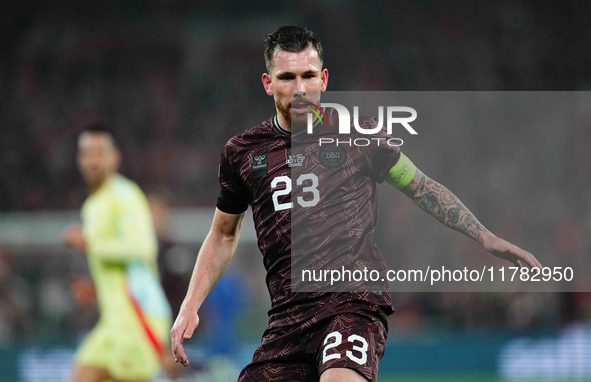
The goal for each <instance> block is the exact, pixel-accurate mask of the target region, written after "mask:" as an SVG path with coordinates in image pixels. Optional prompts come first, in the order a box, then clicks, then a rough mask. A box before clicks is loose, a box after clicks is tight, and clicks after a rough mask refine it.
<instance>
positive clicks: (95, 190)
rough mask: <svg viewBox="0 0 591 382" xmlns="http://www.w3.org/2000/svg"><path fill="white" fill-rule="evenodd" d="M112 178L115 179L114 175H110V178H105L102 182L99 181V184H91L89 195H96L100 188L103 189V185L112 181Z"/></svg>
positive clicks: (89, 185)
mask: <svg viewBox="0 0 591 382" xmlns="http://www.w3.org/2000/svg"><path fill="white" fill-rule="evenodd" d="M112 177H113V174H111V175H108V176H106V177H104V178H103V179H102V180H99V181H97V182H94V183H89V184H88V193H89V194H94V193H95V192H97V191H98V189H99V188H101V186H102V185H103V184H105V183H107V182H108V181H109V179H111V178H112Z"/></svg>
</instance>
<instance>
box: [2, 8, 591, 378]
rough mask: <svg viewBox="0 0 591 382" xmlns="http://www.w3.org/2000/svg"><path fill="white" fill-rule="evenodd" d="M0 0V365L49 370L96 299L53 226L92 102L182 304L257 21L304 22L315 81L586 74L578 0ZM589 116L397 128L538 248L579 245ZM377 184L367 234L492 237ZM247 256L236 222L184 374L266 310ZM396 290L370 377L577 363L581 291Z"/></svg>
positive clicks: (54, 374) (227, 363) (459, 248)
mask: <svg viewBox="0 0 591 382" xmlns="http://www.w3.org/2000/svg"><path fill="white" fill-rule="evenodd" d="M3 7H4V9H3V11H2V12H1V13H0V23H1V26H2V29H1V30H2V35H1V36H2V37H1V38H2V40H1V45H0V46H1V48H0V49H1V50H0V68H1V77H0V89H2V91H1V92H0V99H1V102H0V108H1V109H0V110H1V113H0V381H11V380H22V381H48V380H61V379H63V378H64V377H65V375H67V372H68V370H69V364H70V361H71V356H72V353H73V351H74V349H75V346H76V344H77V342H78V341H79V340H80V338H81V336H83V335H84V333H85V332H86V331H87V330H88V329H90V328H91V327H92V325H93V324H94V321H95V319H96V307H95V305H94V303H93V300H92V289H91V288H88V284H87V282H86V281H85V277H87V275H88V273H87V269H86V263H85V260H84V259H83V257H82V256H80V255H79V254H77V253H74V252H72V251H70V250H68V249H66V248H65V247H63V245H62V244H61V230H62V228H63V227H64V226H65V225H67V224H70V223H72V222H76V221H78V212H77V209H78V208H79V207H80V205H81V203H82V202H83V200H84V197H85V191H84V188H83V185H82V184H81V181H80V178H79V176H78V175H77V171H76V168H75V165H74V160H75V149H76V147H75V145H76V140H75V139H76V135H77V132H78V131H79V130H80V129H81V128H82V127H83V126H85V125H86V124H88V123H92V122H96V121H101V122H104V123H106V124H108V125H109V126H112V127H113V128H115V129H116V131H117V133H118V136H119V138H120V141H121V143H122V144H121V146H122V147H121V148H122V151H123V156H124V161H123V166H122V170H121V171H122V173H123V174H125V175H127V176H128V177H130V178H131V179H134V180H136V181H137V182H138V183H139V184H140V185H141V186H142V187H143V188H144V189H145V190H146V191H147V192H148V193H149V195H151V196H152V200H153V201H154V203H155V205H156V204H158V201H160V202H161V203H160V204H158V206H160V207H162V208H160V209H158V211H160V212H161V213H162V216H163V217H164V218H163V219H162V220H160V219H158V221H159V222H161V226H160V227H161V231H160V232H161V239H162V250H161V252H162V253H161V258H160V265H161V270H162V274H163V283H164V284H165V287H166V290H167V293H168V294H169V297H170V301H171V305H172V306H173V310H175V311H176V310H177V309H178V304H179V302H180V299H182V297H183V295H184V292H185V290H186V286H187V283H188V278H189V276H190V272H191V270H192V265H193V263H194V259H195V254H196V251H197V250H198V248H199V245H200V242H201V240H203V238H204V237H205V234H206V231H207V229H208V226H209V223H210V220H209V219H210V218H211V214H212V212H213V205H214V203H215V199H216V196H217V191H218V186H217V178H216V174H217V163H218V158H219V153H220V150H221V148H222V146H223V144H224V143H225V142H226V140H227V139H228V138H229V137H230V136H232V135H233V134H235V133H237V132H239V131H242V130H243V129H245V128H247V127H249V126H251V125H253V124H256V123H258V122H259V121H260V120H262V119H264V118H267V117H268V116H270V115H271V114H272V112H273V108H272V103H271V100H270V99H269V98H267V97H266V95H265V94H264V92H263V89H262V87H261V84H260V75H261V73H262V72H263V71H264V63H263V57H262V47H263V45H262V39H263V37H264V35H265V34H266V33H268V32H270V31H272V30H273V29H274V28H275V27H277V26H279V25H283V24H298V25H302V26H307V27H309V28H311V29H312V30H314V31H316V32H317V33H318V34H319V35H320V37H321V39H322V40H323V43H324V46H325V64H326V66H327V67H328V68H329V70H330V82H329V87H330V89H331V90H495V91H498V90H534V91H537V90H565V91H572V90H590V89H591V53H590V49H589V46H590V42H591V28H590V27H589V24H588V22H587V19H588V16H589V15H591V6H590V3H588V2H584V1H563V2H560V3H557V2H534V1H499V2H494V3H492V2H490V3H489V2H480V3H474V2H470V1H455V2H448V1H443V2H441V1H437V2H436V1H428V0H423V1H416V2H410V1H409V2H387V1H370V2H355V1H342V2H341V1H300V2H241V1H223V2H200V1H179V2H174V3H171V2H166V1H156V0H153V1H138V0H134V1H121V2H117V1H108V2H68V1H57V2H41V1H19V2H16V1H13V2H10V3H9V4H5V5H3ZM587 118H588V115H587ZM589 121H590V119H587V120H586V122H587V123H586V124H585V123H579V124H572V123H566V124H564V125H561V126H555V125H552V124H546V125H542V126H529V127H525V126H524V128H523V130H522V131H515V132H507V131H503V127H502V126H499V127H498V129H499V130H498V131H495V132H490V131H488V132H486V131H485V132H482V131H480V133H477V134H467V135H466V134H463V135H462V134H460V133H461V132H456V133H457V134H458V135H457V136H458V137H461V139H460V140H459V141H456V140H449V141H446V140H445V135H444V136H442V138H441V139H439V140H432V141H431V143H429V144H427V145H425V146H424V147H421V145H420V141H417V144H416V145H415V146H413V147H411V148H410V150H411V151H412V150H414V151H415V152H414V153H413V154H415V155H413V156H412V158H413V160H414V161H415V163H417V164H418V165H419V167H421V168H423V169H424V170H425V171H426V172H427V173H428V174H431V175H433V177H434V178H436V179H439V180H441V181H442V182H443V183H444V184H446V185H447V186H449V187H450V188H451V189H452V190H454V191H456V194H457V195H458V196H459V197H460V198H461V199H462V200H463V201H465V202H466V204H467V205H468V206H469V207H471V208H472V210H473V211H474V212H475V213H476V215H477V216H479V217H480V218H481V220H482V222H483V223H484V224H485V225H487V226H488V227H490V228H491V229H493V230H494V231H495V232H497V233H498V234H500V235H501V236H503V237H506V238H507V239H509V240H514V241H515V242H516V243H517V244H519V245H521V246H523V247H525V248H526V249H528V250H531V251H532V252H533V253H534V254H545V255H560V256H577V255H580V254H584V256H585V257H589V253H590V249H591V242H590V239H589V238H590V237H591V235H590V231H591V214H590V210H589V208H590V205H589V191H588V190H589V186H590V183H591V177H589V173H590V170H591V157H590V155H589V154H588V151H587V149H588V148H589V143H590V142H591V131H590V129H589V123H588V122H589ZM452 133H453V132H450V133H449V135H448V136H450V135H451V134H452ZM496 133H499V134H505V135H506V136H507V137H510V138H509V139H506V140H504V141H503V142H504V143H503V147H502V150H501V152H502V154H503V156H502V158H503V160H504V162H503V163H502V166H501V165H499V164H498V163H492V161H491V159H490V157H488V156H487V155H483V153H479V152H477V151H476V149H475V148H478V147H484V146H486V142H487V140H489V139H491V138H494V136H495V134H496ZM433 134H436V133H435V132H434V133H433ZM512 134H514V135H512ZM425 135H427V136H428V134H427V133H425ZM433 136H436V135H433ZM513 138H514V139H513ZM442 144H443V146H444V147H441V146H442ZM483 145H484V146H483ZM542 147H543V148H546V150H547V151H548V152H541V148H542ZM548 148H550V149H548ZM548 156H551V160H550V162H544V160H543V159H545V158H547V157H548ZM538 160H540V161H539V162H538ZM532 162H533V163H532ZM536 163H539V165H540V166H542V165H545V164H547V163H552V164H553V165H555V166H556V168H554V173H553V177H552V179H551V180H546V179H543V174H544V172H543V168H542V170H540V169H539V168H538V172H537V173H535V174H531V173H528V172H527V171H520V170H519V169H521V168H526V169H528V168H532V167H535V165H536ZM495 165H498V166H501V167H502V168H510V169H513V170H512V172H511V174H510V175H511V177H510V180H513V181H516V182H519V187H516V188H515V187H512V184H511V183H510V182H507V180H506V178H503V181H502V182H497V183H495V182H493V181H494V180H495V179H496V178H495V174H496V175H498V171H499V170H498V168H497V170H495V168H496V167H494V166H495ZM536 168H537V167H536ZM458 169H460V170H461V171H457V170H458ZM495 171H497V172H495ZM540 178H542V179H540ZM491 179H492V180H491ZM507 183H509V184H507ZM516 190H517V191H516ZM385 191H388V192H389V190H385ZM389 193H390V194H392V193H391V192H389ZM392 197H393V198H394V199H393V202H394V203H398V204H396V206H397V207H396V209H397V213H396V214H382V215H383V216H382V223H383V224H382V226H386V227H402V226H403V227H404V228H401V229H394V230H390V231H384V232H385V233H383V234H382V236H381V237H379V238H378V240H379V241H380V244H381V245H385V246H388V243H389V242H393V241H396V242H397V243H399V242H402V243H404V244H403V245H401V246H400V247H396V248H395V249H393V250H397V251H399V252H400V256H402V257H412V256H415V255H420V256H432V257H433V259H435V258H436V257H437V256H446V255H448V254H449V253H456V254H458V253H460V254H461V253H466V254H470V255H472V254H474V256H471V260H470V261H471V262H470V264H471V265H477V264H486V263H487V262H488V260H489V259H490V257H487V255H486V253H484V252H483V250H482V249H481V248H480V247H479V246H478V245H476V244H474V243H472V242H471V241H470V240H468V239H465V238H463V237H461V236H460V235H456V234H453V233H452V232H451V231H449V232H448V231H446V229H445V228H443V227H441V226H440V225H438V224H437V223H435V222H431V221H430V220H429V217H428V216H426V215H425V216H423V215H424V214H422V212H420V211H418V209H416V208H415V207H414V206H412V204H411V203H409V202H408V201H407V200H404V199H403V198H404V197H403V196H402V195H401V194H400V195H395V196H392ZM167 214H168V215H167ZM384 215H385V216H384ZM166 217H168V219H166ZM385 235H389V236H385ZM261 263H262V261H261V259H260V253H259V252H258V250H257V248H256V243H255V241H254V239H253V233H252V228H251V227H249V226H247V227H246V228H245V232H244V234H243V239H242V243H241V245H240V246H239V248H238V252H237V255H236V256H235V258H234V260H233V262H232V264H231V267H230V271H229V273H228V274H227V275H226V276H224V278H223V279H222V281H221V284H220V285H219V286H218V287H216V289H215V290H214V292H213V296H212V297H215V298H209V299H208V302H207V305H206V306H205V307H204V309H203V313H202V326H201V327H200V330H199V333H198V334H197V336H196V339H195V340H194V341H192V342H190V346H189V347H190V349H189V350H190V356H191V357H192V359H194V360H195V361H194V362H193V364H192V365H193V366H192V368H191V370H190V371H189V373H187V374H186V375H185V377H186V378H188V379H189V378H191V377H192V376H200V377H201V378H202V379H200V380H212V381H213V380H219V381H225V380H232V375H233V374H234V373H236V370H238V369H240V367H242V366H243V365H244V364H245V363H246V362H248V360H249V358H250V357H251V355H252V351H253V349H254V347H255V346H256V345H257V343H258V341H260V336H261V334H262V331H263V330H264V328H265V325H266V322H267V317H266V310H267V309H268V304H269V302H268V296H267V292H266V289H265V285H264V271H263V269H262V264H261ZM393 300H394V304H395V306H396V307H397V309H398V311H397V313H396V314H394V315H393V316H392V317H391V318H390V337H389V343H388V348H387V353H386V355H385V358H384V360H383V362H382V364H381V369H380V373H381V378H380V380H384V381H388V380H390V378H394V377H398V378H397V379H396V380H429V381H436V380H450V381H452V380H453V381H458V380H478V381H483V380H491V381H496V380H522V379H523V378H526V377H527V378H531V380H548V381H555V380H591V366H589V365H591V325H590V321H591V295H590V294H589V293H560V294H549V293H545V294H535V293H530V294H522V293H511V294H493V293H481V294H476V293H457V294H451V293H439V294H437V293H426V294H418V293H406V294H394V295H393ZM160 379H161V380H164V379H165V377H164V376H162V377H161V378H160Z"/></svg>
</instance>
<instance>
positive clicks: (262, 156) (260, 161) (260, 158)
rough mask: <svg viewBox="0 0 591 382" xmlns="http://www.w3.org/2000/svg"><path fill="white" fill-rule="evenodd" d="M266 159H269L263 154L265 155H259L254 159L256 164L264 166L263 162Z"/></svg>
mask: <svg viewBox="0 0 591 382" xmlns="http://www.w3.org/2000/svg"><path fill="white" fill-rule="evenodd" d="M265 158H267V155H265V154H263V155H257V156H256V157H254V158H253V159H254V160H255V162H257V164H262V163H263V161H264V160H265Z"/></svg>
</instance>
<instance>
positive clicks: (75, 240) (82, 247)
mask: <svg viewBox="0 0 591 382" xmlns="http://www.w3.org/2000/svg"><path fill="white" fill-rule="evenodd" d="M63 238H64V242H65V243H66V245H68V246H70V247H72V248H75V249H77V250H79V251H80V252H86V239H84V235H83V234H82V229H81V228H80V227H79V226H76V225H73V226H70V227H68V228H66V230H65V231H64V235H63Z"/></svg>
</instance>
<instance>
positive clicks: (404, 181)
mask: <svg viewBox="0 0 591 382" xmlns="http://www.w3.org/2000/svg"><path fill="white" fill-rule="evenodd" d="M416 172H417V168H416V166H415V165H414V164H413V163H412V162H411V161H410V159H408V157H407V156H406V155H404V154H403V153H400V158H399V159H398V162H396V164H395V165H394V166H393V167H392V168H391V169H390V172H388V175H386V179H385V180H386V182H388V183H389V184H390V185H391V186H392V187H394V188H396V189H398V190H400V189H401V188H404V187H406V186H407V185H408V184H409V183H410V181H411V180H412V178H413V177H414V176H415V173H416Z"/></svg>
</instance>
